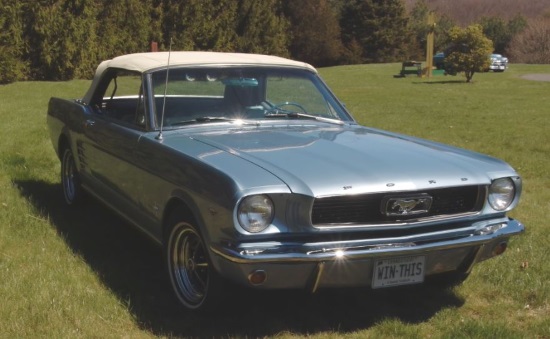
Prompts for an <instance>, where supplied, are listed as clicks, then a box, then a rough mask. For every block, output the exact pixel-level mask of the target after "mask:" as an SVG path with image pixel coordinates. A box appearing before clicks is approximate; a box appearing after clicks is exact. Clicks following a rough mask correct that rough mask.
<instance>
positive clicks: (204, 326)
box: [0, 64, 550, 338]
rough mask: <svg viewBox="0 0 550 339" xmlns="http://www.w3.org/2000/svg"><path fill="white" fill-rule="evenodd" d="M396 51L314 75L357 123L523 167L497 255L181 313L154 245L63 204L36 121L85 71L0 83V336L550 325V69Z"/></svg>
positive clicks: (449, 331) (397, 331) (92, 212)
mask: <svg viewBox="0 0 550 339" xmlns="http://www.w3.org/2000/svg"><path fill="white" fill-rule="evenodd" d="M399 70H400V65H398V64H379V65H378V64H377V65H360V66H341V67H333V68H326V69H321V70H320V72H321V75H322V76H323V78H324V79H325V80H326V82H327V83H328V84H329V85H330V86H331V88H332V89H333V90H334V91H335V93H336V94H337V96H338V97H340V99H341V100H342V101H343V102H344V103H345V104H346V106H347V107H348V109H349V110H350V111H351V112H352V113H353V114H354V116H355V117H356V119H357V120H358V121H359V122H360V123H361V124H364V125H369V126H373V127H377V128H382V129H388V130H391V131H395V132H401V133H405V134H411V135H415V136H418V137H422V138H427V139H431V140H436V141H440V142H444V143H449V144H452V145H455V146H459V147H464V148H468V149H471V150H475V151H479V152H482V153H487V154H490V155H493V156H496V157H499V158H502V159H504V160H506V161H507V162H509V163H510V164H511V165H512V166H513V167H514V168H516V169H517V171H518V172H519V173H520V174H521V175H522V177H523V179H524V190H523V196H522V201H521V203H520V205H519V206H518V208H517V209H515V210H514V211H513V212H512V213H511V215H512V216H513V217H515V218H517V219H519V220H521V221H522V222H523V223H524V224H525V225H526V229H527V231H526V233H525V234H523V235H522V236H520V237H516V238H514V239H513V240H512V242H511V243H510V245H509V247H508V251H507V252H506V253H505V254H504V255H503V256H501V257H498V258H495V259H492V260H489V261H486V262H483V263H481V264H479V265H478V266H476V267H475V268H474V271H473V273H472V275H471V276H470V278H469V279H468V280H467V281H466V282H465V283H464V284H462V285H460V286H458V287H456V288H454V289H452V290H429V289H427V288H423V287H414V288H413V287H411V288H405V289H403V290H382V291H379V292H378V293H372V292H370V291H367V290H362V289H360V290H353V291H343V290H338V291H322V292H321V293H319V294H318V295H316V296H313V297H312V296H309V295H307V294H306V293H301V292H273V293H259V292H253V293H252V292H251V293H248V294H242V295H239V296H240V297H241V298H242V302H239V303H238V304H237V305H235V306H234V307H231V308H230V310H229V311H226V312H222V313H220V314H213V315H200V314H191V313H188V312H185V311H182V310H181V309H180V308H179V307H178V305H177V303H176V302H175V301H174V300H173V299H172V296H171V293H170V291H169V286H168V281H167V279H166V278H165V276H164V272H163V270H162V268H161V253H160V250H159V249H158V248H156V247H155V246H154V245H152V244H151V243H150V242H149V241H148V240H147V239H146V238H144V236H142V235H140V234H139V233H138V232H136V231H135V230H134V229H132V228H131V227H130V226H128V225H127V224H126V223H125V222H123V221H121V220H120V219H118V218H117V217H115V216H114V215H113V214H112V213H110V212H109V211H108V210H106V209H105V208H104V207H102V206H101V205H99V204H96V203H89V204H87V205H86V206H83V207H82V208H81V209H80V210H76V211H71V210H68V209H66V208H65V207H64V206H63V203H62V201H61V200H62V196H61V188H60V185H59V161H58V160H57V159H56V157H55V154H54V151H53V148H52V146H51V142H50V140H49V136H48V133H47V130H46V124H45V115H46V109H47V103H48V99H49V98H50V97H51V96H60V97H67V98H77V97H81V96H82V95H83V94H84V92H85V91H86V89H87V87H88V85H89V83H90V82H89V81H70V82H56V83H51V82H21V83H16V84H11V85H5V86H0V98H1V100H0V101H1V104H0V118H1V119H2V122H1V126H2V129H1V132H0V192H1V193H0V337H2V338H12V337H48V338H61V337H70V338H73V337H85V338H88V337H98V338H106V337H114V338H118V337H128V338H146V337H157V336H161V337H173V336H175V337H200V336H206V337H247V336H248V337H272V336H276V337H281V338H292V337H300V336H312V337H317V338H333V337H349V338H365V337H371V338H380V337H419V338H424V337H436V338H439V337H445V338H456V337H468V338H470V337H479V338H496V337H505V338H508V337H511V338H514V337H517V338H524V337H527V338H550V282H549V280H550V254H549V253H550V251H548V249H547V248H548V244H549V243H550V229H549V228H548V220H549V218H548V215H549V214H550V127H549V125H550V82H536V81H529V80H524V79H522V78H521V75H522V74H529V73H550V65H540V66H536V65H514V64H512V65H511V66H510V69H509V70H507V71H506V72H504V73H481V74H476V75H475V76H474V78H473V83H470V84H468V83H465V82H464V78H460V77H445V76H437V77H433V78H432V79H420V78H417V77H412V76H410V77H407V78H393V75H394V74H397V73H398V72H399Z"/></svg>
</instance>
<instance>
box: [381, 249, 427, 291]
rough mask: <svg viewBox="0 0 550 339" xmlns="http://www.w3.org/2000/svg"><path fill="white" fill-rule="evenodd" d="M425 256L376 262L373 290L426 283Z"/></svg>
mask: <svg viewBox="0 0 550 339" xmlns="http://www.w3.org/2000/svg"><path fill="white" fill-rule="evenodd" d="M425 261H426V258H425V257H424V256H417V257H405V258H391V259H379V260H376V261H375V265H374V272H373V276H372V288H381V287H391V286H399V285H409V284H418V283H421V282H423V281H424V264H425Z"/></svg>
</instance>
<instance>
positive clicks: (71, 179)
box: [61, 147, 83, 206]
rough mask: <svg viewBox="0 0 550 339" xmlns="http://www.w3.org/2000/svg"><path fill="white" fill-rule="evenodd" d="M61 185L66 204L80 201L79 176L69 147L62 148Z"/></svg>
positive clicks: (73, 204) (81, 194)
mask: <svg viewBox="0 0 550 339" xmlns="http://www.w3.org/2000/svg"><path fill="white" fill-rule="evenodd" d="M61 186H62V188H63V197H64V198H65V203H66V204H67V205H69V206H75V205H78V204H79V203H80V202H81V201H82V196H83V192H82V187H81V186H80V177H79V175H78V170H77V169H76V164H75V161H74V157H73V152H72V151H71V149H70V148H69V147H67V148H65V149H63V154H62V157H61Z"/></svg>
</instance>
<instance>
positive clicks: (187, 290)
mask: <svg viewBox="0 0 550 339" xmlns="http://www.w3.org/2000/svg"><path fill="white" fill-rule="evenodd" d="M170 225H171V227H170V231H169V233H168V237H167V239H166V241H165V258H166V263H167V270H168V275H169V279H170V283H171V285H172V289H173V290H174V293H175V294H176V296H177V298H178V300H179V301H180V303H181V304H182V305H183V306H185V307H186V308H188V309H191V310H211V309H212V305H213V304H214V303H215V302H216V301H218V300H219V298H220V296H221V277H219V276H218V275H217V272H216V271H215V270H214V268H213V267H212V265H211V264H210V260H209V258H208V252H207V249H206V246H205V243H204V239H203V238H202V236H201V234H200V233H199V231H198V230H197V229H196V227H195V226H193V225H192V224H190V223H189V222H187V221H185V218H182V217H178V215H175V216H173V217H172V218H171V222H170Z"/></svg>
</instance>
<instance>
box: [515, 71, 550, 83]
mask: <svg viewBox="0 0 550 339" xmlns="http://www.w3.org/2000/svg"><path fill="white" fill-rule="evenodd" d="M521 77H522V78H523V79H527V80H535V81H550V73H541V74H524V75H522V76H521Z"/></svg>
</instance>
